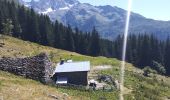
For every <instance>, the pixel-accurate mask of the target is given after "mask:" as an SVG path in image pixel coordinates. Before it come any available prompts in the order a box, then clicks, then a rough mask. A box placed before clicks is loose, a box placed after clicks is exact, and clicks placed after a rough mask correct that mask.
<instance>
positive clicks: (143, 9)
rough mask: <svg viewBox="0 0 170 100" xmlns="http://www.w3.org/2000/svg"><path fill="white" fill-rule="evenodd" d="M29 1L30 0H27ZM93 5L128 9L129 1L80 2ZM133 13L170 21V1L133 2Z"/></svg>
mask: <svg viewBox="0 0 170 100" xmlns="http://www.w3.org/2000/svg"><path fill="white" fill-rule="evenodd" d="M27 1H29V0H27ZM79 1H80V2H82V3H90V4H92V5H112V6H118V7H120V8H123V9H127V4H128V0H79ZM132 5H133V6H132V11H133V12H136V13H139V14H141V15H143V16H145V17H147V18H152V19H156V20H165V21H167V20H170V0H133V4H132Z"/></svg>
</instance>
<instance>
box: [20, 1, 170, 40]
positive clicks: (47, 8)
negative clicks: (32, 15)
mask: <svg viewBox="0 0 170 100" xmlns="http://www.w3.org/2000/svg"><path fill="white" fill-rule="evenodd" d="M22 1H23V2H24V1H26V0H22ZM23 2H22V4H24V5H25V6H27V7H30V8H33V9H34V10H35V11H36V12H37V13H41V14H45V15H48V16H49V17H50V19H51V20H52V21H55V20H58V21H60V22H62V23H63V24H65V25H67V24H70V25H71V26H72V27H73V28H74V27H78V28H79V29H80V30H83V31H91V30H92V29H93V27H94V26H95V27H96V29H97V30H98V31H99V33H100V35H101V36H102V37H103V38H107V39H110V40H113V39H115V38H116V37H117V35H119V34H122V33H123V32H124V26H125V21H126V12H127V11H126V10H124V9H121V8H119V7H116V6H110V5H104V6H94V5H91V4H88V3H80V2H79V0H60V1H58V0H53V1H51V0H38V1H31V2H24V3H23ZM169 27H170V22H169V21H159V20H153V19H148V18H146V17H144V16H142V15H140V14H137V13H134V12H133V13H132V14H131V20H130V29H129V30H130V33H134V34H139V33H147V34H152V33H153V34H154V35H155V36H157V37H158V38H159V39H165V38H167V36H169V34H170V30H169Z"/></svg>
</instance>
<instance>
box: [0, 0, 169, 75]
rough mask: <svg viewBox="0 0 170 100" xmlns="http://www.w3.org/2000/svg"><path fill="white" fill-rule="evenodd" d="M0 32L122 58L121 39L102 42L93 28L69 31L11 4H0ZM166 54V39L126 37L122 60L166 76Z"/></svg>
mask: <svg viewBox="0 0 170 100" xmlns="http://www.w3.org/2000/svg"><path fill="white" fill-rule="evenodd" d="M0 33H1V34H8V35H11V36H13V37H17V38H20V39H23V40H27V41H31V42H36V43H39V44H42V45H47V46H52V47H55V48H59V49H64V50H69V51H73V52H77V53H81V54H84V55H90V56H106V57H115V58H118V59H121V55H122V44H123V36H118V37H117V38H116V39H115V40H114V41H109V40H106V39H102V38H100V36H99V33H98V32H97V30H96V29H95V27H94V28H93V30H92V31H91V32H82V31H80V30H79V29H78V28H75V29H72V28H71V26H70V25H67V26H64V25H63V24H62V23H59V22H58V21H56V22H51V21H50V19H49V17H48V16H47V15H43V14H37V13H35V11H34V10H33V9H28V8H26V7H24V6H21V5H16V4H15V3H14V2H11V3H9V2H6V1H0ZM168 51H170V39H167V40H166V41H160V40H158V39H157V38H156V37H154V36H153V35H146V34H144V35H138V36H136V35H130V36H129V37H128V47H127V55H126V60H127V61H128V62H130V63H132V64H134V65H135V66H138V67H139V68H144V67H145V66H150V67H151V68H152V69H154V70H156V71H157V72H158V73H160V74H166V75H170V67H169V66H170V62H169V59H170V52H168Z"/></svg>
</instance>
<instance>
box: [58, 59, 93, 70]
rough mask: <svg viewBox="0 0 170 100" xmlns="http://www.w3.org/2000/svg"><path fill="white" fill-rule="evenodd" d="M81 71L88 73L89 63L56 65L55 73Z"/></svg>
mask: <svg viewBox="0 0 170 100" xmlns="http://www.w3.org/2000/svg"><path fill="white" fill-rule="evenodd" d="M81 71H90V62H89V61H84V62H64V64H62V65H60V64H58V65H57V67H56V69H55V73H61V72H81Z"/></svg>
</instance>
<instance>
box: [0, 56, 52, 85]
mask: <svg viewBox="0 0 170 100" xmlns="http://www.w3.org/2000/svg"><path fill="white" fill-rule="evenodd" d="M0 70H3V71H8V72H10V73H14V74H16V75H20V76H23V77H26V78H30V79H33V80H37V81H40V82H42V83H47V82H48V81H50V75H51V74H52V67H51V62H50V60H49V59H48V56H47V55H46V54H45V53H41V54H39V55H37V56H34V57H28V58H5V57H4V58H2V59H0Z"/></svg>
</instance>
